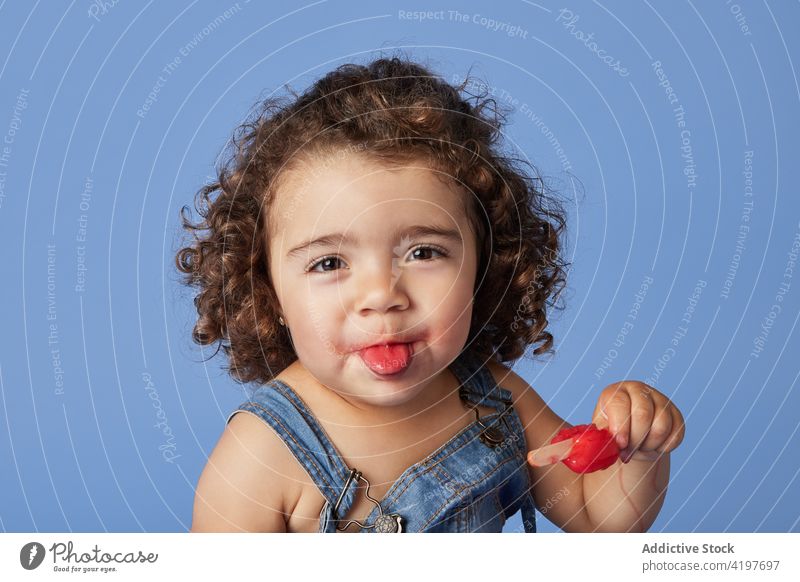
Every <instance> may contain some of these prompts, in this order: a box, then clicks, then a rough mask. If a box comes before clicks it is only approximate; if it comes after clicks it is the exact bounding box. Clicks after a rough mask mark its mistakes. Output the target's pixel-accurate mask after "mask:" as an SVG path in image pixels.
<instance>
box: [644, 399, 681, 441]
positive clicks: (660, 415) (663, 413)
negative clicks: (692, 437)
mask: <svg viewBox="0 0 800 582" xmlns="http://www.w3.org/2000/svg"><path fill="white" fill-rule="evenodd" d="M653 405H654V410H655V413H654V415H653V423H652V424H651V425H650V431H649V432H648V433H647V437H646V438H645V439H644V442H643V443H642V446H641V447H639V450H640V451H655V450H656V449H658V448H659V447H660V446H661V445H663V444H664V443H665V442H666V441H667V439H668V438H669V436H670V435H671V434H672V408H674V406H673V404H672V403H671V402H670V401H669V399H667V398H666V397H664V396H661V395H656V394H655V393H653Z"/></svg>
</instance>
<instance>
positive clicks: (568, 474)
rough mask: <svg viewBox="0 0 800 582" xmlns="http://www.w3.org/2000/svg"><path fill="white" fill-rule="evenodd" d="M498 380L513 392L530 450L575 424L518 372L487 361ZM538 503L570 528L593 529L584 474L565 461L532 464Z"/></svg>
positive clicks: (560, 524)
mask: <svg viewBox="0 0 800 582" xmlns="http://www.w3.org/2000/svg"><path fill="white" fill-rule="evenodd" d="M486 367H487V369H488V370H489V371H490V372H491V374H492V377H493V378H494V380H495V382H496V383H497V385H498V386H500V387H501V388H505V389H506V390H508V391H509V392H511V394H512V398H513V400H514V409H515V410H516V412H517V415H518V416H519V419H520V421H521V422H522V426H523V427H524V428H525V441H526V444H527V449H528V451H531V450H533V449H537V448H539V447H542V446H544V445H546V444H549V443H550V441H551V440H552V438H553V437H554V436H555V435H556V433H558V432H559V431H560V430H561V429H562V428H568V427H571V426H572V425H571V424H569V423H568V422H566V421H565V420H564V419H562V418H561V417H559V416H558V415H557V414H556V413H555V412H553V410H551V409H550V407H549V406H547V403H546V402H545V401H544V400H543V399H542V398H541V396H539V394H537V393H536V391H535V390H534V389H533V388H532V387H531V386H530V385H529V384H528V383H527V382H526V381H525V380H524V379H523V378H521V377H520V376H519V375H518V374H517V373H516V372H514V371H513V370H511V369H510V368H508V367H507V366H505V365H503V364H500V363H497V362H494V361H492V362H489V363H487V364H486ZM528 471H529V473H530V476H531V483H532V484H533V497H534V501H535V503H536V507H537V508H538V509H539V511H540V512H541V513H542V514H543V515H544V516H545V517H546V518H547V519H549V520H550V521H551V522H553V523H554V524H555V525H557V526H558V527H560V528H561V529H562V530H564V531H567V532H585V531H591V522H590V521H589V519H588V515H587V513H586V508H585V501H584V496H583V480H582V476H581V475H577V474H576V473H573V472H572V471H571V470H570V469H569V468H567V467H566V466H565V465H564V464H563V463H556V464H554V465H550V466H547V467H533V466H531V465H528Z"/></svg>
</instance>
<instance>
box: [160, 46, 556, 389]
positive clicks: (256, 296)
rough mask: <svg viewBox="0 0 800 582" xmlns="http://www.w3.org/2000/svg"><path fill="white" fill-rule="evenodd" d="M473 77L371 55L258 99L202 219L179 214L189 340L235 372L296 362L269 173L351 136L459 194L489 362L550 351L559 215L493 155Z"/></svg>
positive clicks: (205, 201) (480, 350)
mask: <svg viewBox="0 0 800 582" xmlns="http://www.w3.org/2000/svg"><path fill="white" fill-rule="evenodd" d="M471 86H474V84H473V83H472V82H471V80H470V78H469V75H468V76H467V78H466V79H465V80H464V81H463V82H462V83H461V84H460V85H458V86H452V85H450V84H449V83H447V82H445V81H444V80H442V79H441V78H440V77H438V76H436V75H434V74H433V73H431V72H430V69H429V68H428V67H427V66H424V65H421V64H419V63H417V62H413V61H412V60H410V59H408V58H405V57H402V58H401V57H397V56H394V57H392V58H379V59H376V60H373V61H372V62H370V63H368V64H367V65H357V64H346V65H342V66H340V67H338V68H336V69H335V70H333V71H331V72H330V73H328V74H327V75H325V76H324V77H322V78H321V79H319V80H318V81H317V82H316V83H314V84H313V85H312V86H311V87H310V88H309V89H308V90H306V91H305V92H304V93H302V95H298V94H297V93H296V92H294V91H293V90H291V89H289V92H290V93H291V95H292V97H291V98H290V97H288V96H284V97H268V98H266V99H264V100H262V101H259V103H258V104H257V106H256V107H255V113H254V114H252V115H250V116H248V118H247V120H246V121H245V122H244V123H243V124H242V125H240V126H239V127H238V128H236V130H235V131H234V134H233V137H232V139H231V142H230V146H231V150H232V151H231V152H230V155H228V156H227V157H226V158H225V159H224V161H223V162H222V164H221V165H220V167H219V168H218V170H217V179H216V180H215V181H213V182H211V183H209V184H207V185H205V186H204V187H203V188H201V189H200V190H199V191H198V192H197V194H196V197H195V209H196V211H197V213H198V214H199V215H200V217H202V219H201V220H199V221H198V222H192V220H191V212H190V210H189V209H188V207H186V206H184V207H183V209H182V210H181V218H182V222H183V227H184V228H185V229H186V230H187V231H189V232H190V233H192V235H193V236H192V241H191V244H189V245H188V246H186V247H184V248H181V249H180V250H179V251H178V253H177V256H176V263H177V267H178V270H179V271H181V272H182V273H184V274H185V282H186V283H187V284H188V285H191V286H194V287H196V288H197V289H198V293H197V295H196V297H195V299H194V303H195V306H196V308H197V313H198V319H197V322H196V324H195V326H194V330H193V333H192V337H193V339H194V341H195V342H197V343H199V344H201V345H208V344H214V343H217V344H218V349H219V347H221V348H222V349H223V350H224V352H225V353H226V354H227V356H228V358H229V368H228V369H229V372H230V374H231V376H232V377H233V378H234V379H235V380H237V381H239V382H251V381H256V382H261V383H265V382H268V381H269V380H271V379H272V378H274V377H275V376H276V375H277V374H278V373H280V371H282V370H283V369H284V368H286V367H287V366H288V365H289V364H291V363H292V362H293V361H294V360H295V359H296V358H297V355H296V353H295V351H294V349H293V347H292V343H291V338H290V336H289V334H288V332H287V330H286V328H285V327H282V326H280V325H278V323H277V320H278V316H279V315H281V308H280V304H279V302H278V298H277V295H276V293H275V291H274V289H273V284H272V281H271V280H270V274H269V262H268V257H269V253H268V248H267V244H268V243H267V240H268V237H267V236H265V234H266V232H267V229H269V228H270V225H271V224H272V222H271V220H272V218H273V217H271V216H270V212H269V210H270V207H271V202H272V200H273V199H274V196H275V193H276V192H277V191H278V190H279V187H280V179H281V178H282V177H283V176H285V175H286V174H287V173H288V172H289V171H290V170H291V169H292V168H294V167H296V166H297V164H298V162H299V160H301V159H308V158H309V156H310V157H311V159H314V157H315V156H324V155H329V154H330V153H333V152H336V151H341V149H342V148H343V147H344V148H352V147H353V146H354V145H357V146H358V148H357V149H358V151H359V155H364V156H367V157H368V158H369V159H371V160H375V161H378V162H380V163H382V164H387V165H392V164H394V165H399V164H404V163H407V162H408V161H409V160H420V161H423V162H425V163H427V165H428V167H430V168H431V169H432V170H434V171H436V172H437V173H439V172H441V174H440V175H443V176H444V178H443V179H445V180H453V181H455V182H456V183H457V184H458V185H459V186H460V187H461V188H463V189H464V190H463V191H464V193H465V198H466V199H468V200H469V202H465V204H466V205H467V207H468V215H469V217H470V222H471V224H472V226H473V232H474V233H475V234H476V237H477V241H478V247H477V248H478V251H479V264H478V271H477V273H478V276H477V277H476V281H475V293H474V302H473V305H474V308H473V314H472V322H471V327H470V332H469V338H468V341H467V347H468V348H469V349H471V350H473V351H474V352H475V353H476V354H478V355H480V356H482V357H484V358H485V359H494V360H496V361H499V362H507V361H512V360H516V359H518V358H519V357H520V356H522V355H523V354H524V353H525V351H526V348H527V346H528V345H531V344H539V345H538V346H536V347H535V349H534V350H533V354H536V355H538V354H541V353H544V352H548V351H552V344H553V336H552V334H551V333H549V332H548V331H546V327H547V324H548V320H547V305H550V306H553V307H555V299H556V298H557V297H558V295H559V294H560V291H561V289H562V288H563V286H564V279H565V278H564V274H565V267H566V264H565V263H563V262H562V260H561V258H560V256H559V250H560V248H561V246H560V242H559V235H560V233H561V232H562V230H564V229H565V227H566V221H565V215H564V212H563V209H562V207H561V205H560V203H559V202H558V201H557V200H556V199H555V198H553V197H552V196H549V195H548V193H547V192H550V190H549V189H548V188H547V187H546V186H545V184H544V181H543V180H542V179H541V177H540V176H539V173H538V171H534V173H533V175H529V174H528V173H527V172H525V171H524V169H523V166H530V164H528V163H527V162H526V161H523V160H520V159H518V158H515V157H512V156H508V155H503V153H502V152H501V151H500V150H499V147H498V142H499V141H500V139H499V138H500V136H501V133H502V131H501V130H502V127H503V125H504V124H505V120H504V117H505V115H504V113H503V112H502V111H501V109H500V108H499V107H498V105H497V103H496V101H495V100H494V99H492V98H491V97H488V92H487V91H484V92H480V93H479V94H473V93H471V92H470V91H467V90H466V89H467V87H471ZM462 94H464V95H466V96H465V97H462V96H461V95H462ZM531 167H532V166H531ZM534 170H535V169H534Z"/></svg>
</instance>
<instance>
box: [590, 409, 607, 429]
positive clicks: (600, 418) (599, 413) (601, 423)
mask: <svg viewBox="0 0 800 582" xmlns="http://www.w3.org/2000/svg"><path fill="white" fill-rule="evenodd" d="M592 422H593V423H594V425H595V426H596V427H597V428H608V415H607V414H606V411H605V410H604V408H603V406H602V405H600V403H598V405H597V408H596V409H595V411H594V415H592Z"/></svg>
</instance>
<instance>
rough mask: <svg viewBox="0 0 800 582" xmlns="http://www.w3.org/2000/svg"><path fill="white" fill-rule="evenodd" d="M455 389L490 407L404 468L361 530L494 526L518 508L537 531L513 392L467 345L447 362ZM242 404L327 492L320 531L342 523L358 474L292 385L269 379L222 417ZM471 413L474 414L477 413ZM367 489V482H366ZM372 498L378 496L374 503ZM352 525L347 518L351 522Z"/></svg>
mask: <svg viewBox="0 0 800 582" xmlns="http://www.w3.org/2000/svg"><path fill="white" fill-rule="evenodd" d="M449 367H450V370H451V371H452V372H453V374H455V376H456V378H457V379H458V381H459V384H460V386H461V387H460V389H459V395H460V396H461V398H462V399H463V400H464V401H465V402H467V403H468V405H470V407H472V405H474V404H481V405H482V406H489V407H493V408H494V409H495V412H493V413H492V414H488V415H484V416H481V417H480V418H476V420H475V421H473V422H472V424H470V425H469V426H467V427H466V428H464V429H462V430H461V431H459V432H458V434H456V435H455V436H453V437H452V438H451V439H450V440H449V441H447V442H446V443H444V444H443V445H442V446H441V447H439V448H438V449H436V450H435V451H434V452H433V453H431V454H430V455H428V456H427V457H426V458H424V459H422V460H421V461H419V462H418V463H415V464H414V465H412V466H411V467H409V468H407V469H406V470H405V471H404V472H403V473H402V474H401V475H400V477H399V478H398V479H397V481H395V482H394V484H393V485H392V486H391V487H390V489H389V490H388V491H387V493H386V496H385V497H384V498H383V499H382V500H374V503H375V507H374V508H373V510H372V512H371V513H370V515H369V516H368V517H367V518H366V519H365V520H363V525H364V527H362V528H361V529H360V530H359V531H361V532H376V531H378V532H398V531H399V532H500V531H502V528H503V524H504V523H505V522H506V519H508V518H509V517H511V516H512V515H514V514H515V513H516V512H517V511H519V510H522V522H523V526H524V528H525V532H527V533H533V532H535V531H536V514H535V506H534V502H533V495H532V490H531V485H530V478H529V473H528V465H527V461H526V454H527V450H526V444H525V435H524V431H523V427H522V423H521V422H520V420H519V417H518V416H517V413H516V411H515V410H514V408H513V407H512V406H511V404H512V400H511V393H510V392H509V391H508V390H506V389H504V388H500V387H499V386H497V384H495V382H494V379H493V378H492V374H491V373H490V372H489V370H487V369H486V368H485V367H484V366H483V365H482V363H481V361H480V360H479V359H478V358H477V357H475V356H473V355H471V353H469V352H466V351H464V352H462V353H461V354H460V355H459V356H458V358H456V360H454V361H453V362H452V363H451V364H450V366H449ZM240 411H247V412H250V413H253V414H255V415H257V416H258V417H259V418H261V419H262V420H263V421H264V422H266V423H267V424H269V425H270V426H271V427H272V428H273V429H274V430H275V431H276V432H277V434H278V435H280V437H281V438H282V439H283V440H284V442H285V443H286V444H287V445H288V447H289V449H290V450H291V451H292V453H293V454H294V456H295V457H296V458H297V460H298V461H299V462H300V464H301V465H302V466H303V467H304V468H305V470H306V471H307V472H308V474H309V476H310V477H311V478H312V479H313V481H314V483H315V484H316V486H317V488H318V489H319V491H320V492H321V493H322V495H323V496H324V497H325V500H326V502H325V504H324V505H323V507H322V511H321V513H320V525H319V531H320V532H329V533H333V532H335V531H336V528H337V526H339V529H344V527H345V526H346V525H347V521H346V520H344V519H342V517H343V516H345V515H347V512H348V511H349V509H350V507H351V505H352V503H353V501H354V498H355V494H356V492H357V491H358V488H357V486H358V484H359V483H358V482H359V480H361V481H362V482H364V481H365V480H366V479H369V475H364V476H363V477H361V475H360V473H359V472H358V468H357V467H347V466H346V465H345V463H344V461H343V460H342V457H341V455H340V454H339V452H338V451H337V450H336V448H335V447H334V445H333V443H332V442H331V441H330V439H329V438H328V435H327V434H326V433H325V431H324V430H323V428H322V426H321V425H320V424H319V423H318V422H317V420H316V418H315V417H314V415H313V414H312V413H311V411H310V410H309V409H308V407H307V406H306V405H305V403H304V402H303V401H302V400H301V399H300V397H299V396H298V395H297V394H296V393H295V392H294V390H292V388H291V387H290V386H289V385H288V384H286V383H284V382H282V381H281V380H278V379H274V380H272V381H270V382H268V383H267V384H264V385H263V386H260V387H259V388H258V389H256V390H255V392H254V393H253V395H252V397H251V398H250V400H248V401H247V402H244V403H242V404H241V405H240V406H239V407H238V408H237V409H236V410H234V411H233V412H232V413H231V414H230V416H229V417H228V421H230V419H231V418H232V417H233V415H234V414H236V413H237V412H240ZM476 417H477V414H476ZM366 491H367V493H368V489H366ZM378 502H380V503H379V504H378ZM352 529H353V526H350V530H352Z"/></svg>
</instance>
